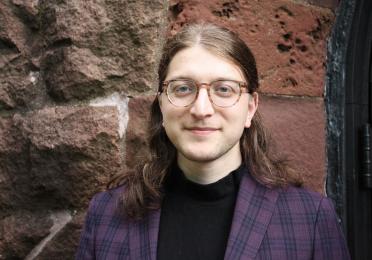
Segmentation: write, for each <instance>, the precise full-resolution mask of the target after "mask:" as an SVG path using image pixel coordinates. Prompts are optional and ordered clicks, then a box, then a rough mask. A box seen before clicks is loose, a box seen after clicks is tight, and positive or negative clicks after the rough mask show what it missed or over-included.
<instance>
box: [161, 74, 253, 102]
mask: <svg viewBox="0 0 372 260" xmlns="http://www.w3.org/2000/svg"><path fill="white" fill-rule="evenodd" d="M202 86H205V87H206V89H207V91H208V96H209V100H210V101H211V102H212V103H213V104H214V105H216V106H219V107H231V106H233V105H235V104H236V103H237V102H238V101H239V99H240V96H241V94H242V93H248V92H249V91H248V85H247V83H245V82H241V81H236V80H215V81H213V82H211V83H209V84H208V83H197V82H195V81H194V80H191V79H173V80H169V81H164V82H163V90H162V91H161V92H165V93H166V94H167V97H168V100H169V101H170V102H171V103H172V104H173V105H175V106H178V107H187V106H189V105H191V104H192V103H194V101H195V100H196V99H197V98H198V95H199V90H200V88H201V87H202Z"/></svg>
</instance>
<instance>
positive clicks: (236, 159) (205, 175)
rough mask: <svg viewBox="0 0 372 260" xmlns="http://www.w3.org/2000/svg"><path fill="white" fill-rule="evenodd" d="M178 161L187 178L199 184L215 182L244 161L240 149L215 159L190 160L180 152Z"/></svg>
mask: <svg viewBox="0 0 372 260" xmlns="http://www.w3.org/2000/svg"><path fill="white" fill-rule="evenodd" d="M177 163H178V166H179V167H180V169H181V170H182V172H183V173H184V174H185V176H186V178H187V179H189V180H190V181H193V182H195V183H199V184H210V183H214V182H216V181H218V180H220V179H222V178H223V177H225V176H227V175H228V174H229V173H230V172H232V171H233V170H235V169H237V168H238V167H239V166H240V165H241V163H242V157H241V153H240V149H235V152H233V153H231V152H228V153H226V154H224V155H222V156H220V157H219V158H217V159H215V160H210V161H195V160H189V159H187V158H186V157H184V156H183V155H182V154H180V153H178V156H177Z"/></svg>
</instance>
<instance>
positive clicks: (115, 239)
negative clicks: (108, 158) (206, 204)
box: [76, 173, 350, 260]
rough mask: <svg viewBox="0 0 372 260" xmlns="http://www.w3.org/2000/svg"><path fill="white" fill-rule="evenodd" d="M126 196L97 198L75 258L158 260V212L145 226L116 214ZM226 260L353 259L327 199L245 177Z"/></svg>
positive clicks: (114, 192)
mask: <svg viewBox="0 0 372 260" xmlns="http://www.w3.org/2000/svg"><path fill="white" fill-rule="evenodd" d="M122 192H123V187H119V188H116V189H113V190H110V191H106V192H102V193H99V194H97V195H96V196H94V198H93V199H92V201H91V203H90V206H89V209H88V213H87V216H86V220H85V224H84V227H83V231H82V234H81V239H80V244H79V247H78V250H77V254H76V259H78V260H88V259H99V260H101V259H109V260H114V259H132V260H142V259H144V260H147V259H149V260H150V259H152V260H155V258H156V249H157V239H158V231H159V221H160V210H159V211H156V212H153V213H151V214H149V215H148V216H147V217H146V218H145V219H143V220H141V221H137V222H133V221H129V220H127V219H125V218H124V217H123V216H122V215H120V214H119V212H118V211H117V201H118V198H119V196H120V194H121V193H122ZM181 224H182V223H180V225H181ZM169 250H172V249H171V248H170V249H169ZM225 259H227V260H237V259H327V260H330V259H337V260H342V259H350V256H349V253H348V249H347V246H346V243H345V240H344V237H343V235H342V232H341V229H340V226H339V221H338V218H337V216H336V214H335V211H334V209H333V206H332V203H331V202H330V200H329V199H327V198H325V197H323V196H321V195H319V194H317V193H314V192H310V191H307V190H305V189H300V188H294V187H289V188H287V189H267V188H265V187H264V186H262V185H260V184H258V183H257V182H256V181H255V180H253V179H252V178H251V177H250V175H249V174H248V173H247V174H245V176H244V177H243V179H242V182H241V186H240V190H239V194H238V198H237V202H236V206H235V212H234V217H233V223H232V227H231V231H230V235H229V240H228V245H227V248H226V252H225Z"/></svg>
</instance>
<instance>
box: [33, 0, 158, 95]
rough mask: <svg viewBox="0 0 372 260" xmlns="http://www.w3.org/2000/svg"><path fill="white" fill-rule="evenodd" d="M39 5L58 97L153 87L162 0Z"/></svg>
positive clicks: (49, 81) (50, 84)
mask: <svg viewBox="0 0 372 260" xmlns="http://www.w3.org/2000/svg"><path fill="white" fill-rule="evenodd" d="M40 6H41V9H42V13H43V15H42V18H43V20H42V23H41V24H42V27H43V28H42V30H43V32H44V35H45V36H46V48H47V50H48V52H47V53H46V55H44V57H43V58H42V61H41V65H42V68H43V69H44V70H45V73H46V74H47V75H46V86H47V89H48V92H49V93H50V94H51V96H52V97H53V98H54V99H55V100H58V101H60V100H62V101H65V100H71V99H79V100H82V99H86V98H89V97H95V96H101V95H102V93H104V92H108V91H123V92H125V93H129V94H133V93H138V92H145V91H149V90H151V87H152V86H153V84H154V82H155V81H156V80H155V77H154V76H155V74H154V68H155V66H154V65H155V50H156V46H157V45H159V43H158V42H157V41H158V36H159V35H160V34H161V31H160V29H159V27H158V24H159V22H160V20H161V14H162V12H161V10H162V8H163V1H161V0H158V1H137V2H133V1H103V0H89V1H79V0H74V1H66V2H62V3H61V1H57V0H54V1H50V0H48V1H42V2H41V3H40ZM72 46H73V47H72ZM143 68H147V70H144V69H143ZM66 75H69V76H66Z"/></svg>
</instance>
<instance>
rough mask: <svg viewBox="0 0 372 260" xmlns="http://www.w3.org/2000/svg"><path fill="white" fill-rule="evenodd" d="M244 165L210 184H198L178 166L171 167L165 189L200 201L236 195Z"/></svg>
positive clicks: (210, 200) (217, 199) (216, 199)
mask: <svg viewBox="0 0 372 260" xmlns="http://www.w3.org/2000/svg"><path fill="white" fill-rule="evenodd" d="M244 170H245V167H244V166H243V165H241V166H240V167H239V168H237V169H236V170H234V171H232V172H230V173H229V174H228V175H226V176H225V177H223V178H222V179H220V180H218V181H216V182H214V183H210V184H205V185H204V184H198V183H195V182H192V181H191V180H189V179H187V178H186V176H185V174H184V173H183V172H182V171H181V169H180V168H179V167H178V166H175V167H173V170H172V171H171V172H170V173H169V176H168V178H167V180H166V182H165V191H166V192H171V193H178V194H182V195H184V196H186V197H188V198H189V199H192V200H194V201H200V202H214V201H219V200H222V199H224V198H226V197H230V196H234V197H235V196H236V194H237V192H238V190H239V184H240V180H241V178H242V175H243V173H244Z"/></svg>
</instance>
